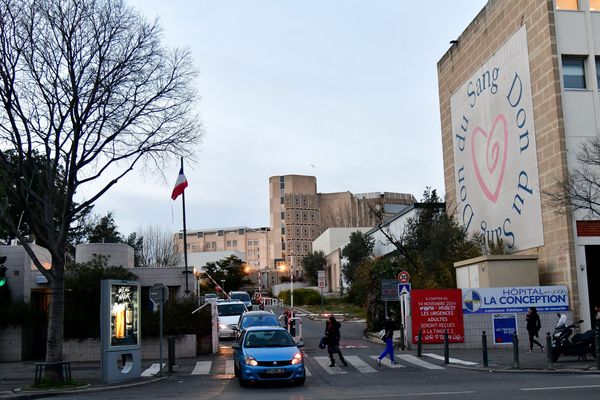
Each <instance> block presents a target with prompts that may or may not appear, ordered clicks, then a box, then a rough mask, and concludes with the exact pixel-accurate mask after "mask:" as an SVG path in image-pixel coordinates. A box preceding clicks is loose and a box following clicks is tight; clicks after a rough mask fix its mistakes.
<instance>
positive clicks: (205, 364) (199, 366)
mask: <svg viewBox="0 0 600 400" xmlns="http://www.w3.org/2000/svg"><path fill="white" fill-rule="evenodd" d="M211 366H212V361H198V362H197V363H196V366H195V367H194V370H193V371H192V375H208V374H209V373H210V367H211Z"/></svg>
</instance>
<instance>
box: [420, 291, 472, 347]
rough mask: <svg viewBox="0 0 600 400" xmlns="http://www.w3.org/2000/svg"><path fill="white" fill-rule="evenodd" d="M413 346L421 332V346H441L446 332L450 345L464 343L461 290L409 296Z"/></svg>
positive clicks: (428, 292) (425, 292) (426, 292)
mask: <svg viewBox="0 0 600 400" xmlns="http://www.w3.org/2000/svg"><path fill="white" fill-rule="evenodd" d="M411 308H412V326H413V338H412V341H413V343H417V332H418V331H419V329H420V330H421V333H422V336H421V342H422V343H425V344H426V343H443V342H444V331H448V340H449V342H450V343H463V342H464V341H465V329H464V325H463V314H462V312H461V290H460V289H418V290H413V291H412V292H411Z"/></svg>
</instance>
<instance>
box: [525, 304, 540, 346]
mask: <svg viewBox="0 0 600 400" xmlns="http://www.w3.org/2000/svg"><path fill="white" fill-rule="evenodd" d="M525 320H526V321H527V333H528V334H529V351H528V353H531V352H533V344H534V343H535V344H537V345H538V346H540V349H542V351H544V345H543V344H541V343H540V342H538V341H537V340H535V338H536V337H538V334H539V332H540V329H541V328H542V323H541V322H540V316H539V315H538V313H537V309H536V308H535V307H529V310H527V316H526V317H525Z"/></svg>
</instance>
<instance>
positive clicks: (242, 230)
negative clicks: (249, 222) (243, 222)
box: [238, 228, 246, 235]
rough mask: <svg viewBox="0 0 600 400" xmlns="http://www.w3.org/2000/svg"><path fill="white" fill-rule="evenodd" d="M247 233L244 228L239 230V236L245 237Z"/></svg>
mask: <svg viewBox="0 0 600 400" xmlns="http://www.w3.org/2000/svg"><path fill="white" fill-rule="evenodd" d="M245 232H246V231H245V230H244V228H242V229H239V230H238V235H243V234H244V233H245Z"/></svg>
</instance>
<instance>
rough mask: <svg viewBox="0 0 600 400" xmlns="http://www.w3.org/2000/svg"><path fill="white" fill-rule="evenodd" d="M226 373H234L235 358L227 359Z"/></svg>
mask: <svg viewBox="0 0 600 400" xmlns="http://www.w3.org/2000/svg"><path fill="white" fill-rule="evenodd" d="M225 374H226V375H233V360H226V361H225Z"/></svg>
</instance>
